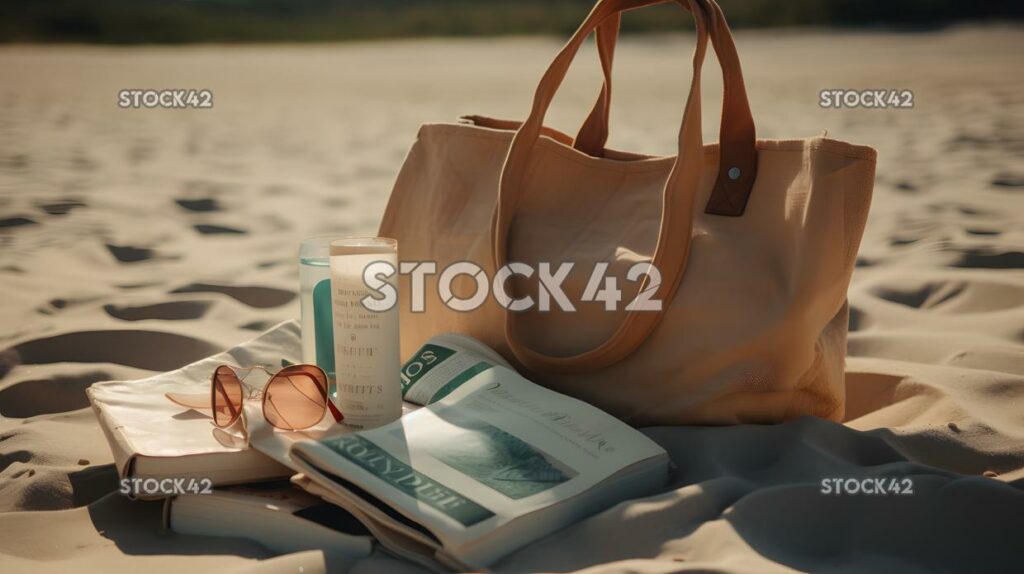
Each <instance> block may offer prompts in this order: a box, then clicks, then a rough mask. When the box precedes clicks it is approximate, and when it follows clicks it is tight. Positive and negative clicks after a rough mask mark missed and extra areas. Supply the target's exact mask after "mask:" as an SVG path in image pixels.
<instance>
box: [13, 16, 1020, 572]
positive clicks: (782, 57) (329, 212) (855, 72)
mask: <svg viewBox="0 0 1024 574" xmlns="http://www.w3.org/2000/svg"><path fill="white" fill-rule="evenodd" d="M737 41H738V44H739V49H740V54H741V56H742V57H743V63H744V68H745V71H746V75H747V83H748V88H749V91H750V94H751V101H752V105H753V108H754V114H755V117H756V119H757V122H758V129H759V135H760V136H761V137H766V138H776V137H808V136H813V135H815V134H818V133H821V131H822V130H826V129H827V130H828V133H829V135H830V136H831V137H835V138H839V139H844V140H848V141H853V142H856V143H862V144H867V145H871V146H874V147H876V148H877V149H878V150H879V163H878V177H877V183H876V186H875V200H874V203H873V206H872V212H871V216H870V220H869V225H868V229H867V232H866V235H865V238H864V242H863V245H862V248H861V253H860V257H859V259H858V268H857V270H856V272H855V274H854V280H853V285H852V286H851V289H850V302H851V325H850V329H851V332H850V337H849V354H850V358H849V360H848V364H847V380H846V385H847V421H846V422H845V423H844V424H842V425H839V424H835V423H830V422H826V421H822V420H817V419H810V418H808V419H801V420H797V421H792V422H790V423H786V424H781V425H776V426H740V427H731V428H672V429H670V428H656V429H648V431H647V432H649V433H650V435H651V436H652V437H653V438H655V440H658V441H659V442H661V443H662V444H663V445H664V446H665V447H666V448H667V449H668V450H669V452H670V453H671V454H672V456H673V460H674V461H675V462H676V464H677V465H678V466H679V470H678V474H677V476H676V479H675V482H674V485H673V487H672V489H670V490H669V491H667V492H665V493H664V494H662V495H659V496H656V497H652V498H650V499H645V500H642V501H638V502H635V503H632V504H628V505H622V506H619V507H617V508H614V509H611V510H609V511H607V512H605V513H603V514H601V515H598V516H596V517H594V518H592V519H591V520H588V521H585V522H583V523H581V524H579V525H576V526H574V527H572V528H569V529H566V530H565V531H563V532H560V533H558V534H556V535H555V536H552V537H550V538H549V539H546V540H543V541H541V542H539V543H537V544H534V545H532V546H530V547H528V548H526V549H524V550H522V551H520V552H518V553H516V554H515V555H513V556H511V557H509V558H508V559H507V560H506V561H504V562H503V563H502V564H501V565H500V569H501V570H503V571H508V572H528V571H537V570H550V571H571V570H577V569H589V570H588V571H601V572H612V571H621V570H632V571H643V572H663V571H664V572H669V571H671V572H680V571H695V572H696V571H700V572H709V571H714V572H752V573H753V572H758V573H760V572H793V571H805V572H811V571H813V572H861V571H876V572H882V571H902V572H913V571H921V572H923V571H954V572H965V571H1012V570H1019V569H1020V563H1021V562H1020V559H1021V557H1022V555H1021V551H1020V544H1019V540H1018V538H1019V535H1018V532H1019V521H1020V517H1021V516H1024V166H1022V165H1021V163H1020V158H1021V154H1022V152H1024V123H1022V121H1024V120H1022V118H1024V95H1022V94H1024V80H1022V79H1021V77H1020V74H1018V73H1016V71H1017V70H1018V69H1020V67H1021V63H1022V59H1021V56H1020V45H1021V42H1022V41H1024V32H1021V31H1020V30H1012V29H999V28H986V29H955V30H949V31H944V32H935V33H922V34H889V33H847V32H843V33H836V32H827V33H826V32H808V33H786V32H779V31H771V32H751V33H744V34H740V35H738V39H737ZM557 47H558V43H557V42H556V41H555V40H544V39H503V40H494V41H487V40H465V41H455V40H445V41H402V42H386V43H368V44H351V45H337V46H327V45H325V46H277V47H188V48H155V47H153V48H125V49H114V48H86V47H6V48H3V49H0V79H2V81H0V293H2V298H0V312H2V318H3V320H2V323H0V416H2V420H0V569H2V570H3V571H4V572H21V571H29V570H31V571H34V572H39V571H43V572H46V571H53V572H64V571H67V570H75V571H104V572H106V571H139V570H144V571H147V572H180V571H182V570H184V569H190V571H195V572H200V571H217V572H224V571H248V572H263V571H267V572H271V571H272V572H278V571H280V572H295V571H303V572H306V573H311V572H321V571H349V570H350V571H352V572H376V571H388V572H401V571H405V570H410V571H411V570H414V568H413V567H411V566H408V565H405V564H402V563H399V562H397V561H394V560H391V559H389V558H387V557H384V556H375V557H373V558H372V559H370V560H365V561H362V562H359V563H355V564H352V563H350V562H349V561H347V560H345V559H344V558H343V557H339V556H333V555H329V554H324V553H318V552H307V553H301V554H295V555H288V556H282V557H272V556H271V555H270V553H269V552H268V551H266V550H265V549H263V548H262V547H260V546H258V545H256V544H254V543H250V542H245V541H239V540H217V539H202V538H194V537H184V536H176V535H173V534H170V533H166V532H162V531H161V529H160V521H159V515H160V509H159V505H158V504H153V503H133V502H129V501H127V500H124V499H123V498H122V497H121V496H120V495H118V494H116V493H113V492H114V490H115V489H116V472H114V469H113V467H112V465H111V461H112V459H111V455H110V452H109V449H108V447H107V445H106V441H105V440H104V438H103V435H102V433H101V431H100V430H99V428H98V426H97V425H96V422H95V419H94V417H93V414H92V413H91V411H90V410H88V409H87V402H86V400H85V394H84V390H85V388H87V387H88V385H90V384H92V383H94V382H97V381H100V380H109V379H131V378H137V377H142V376H146V375H148V374H150V373H152V372H156V371H162V370H168V369H172V368H176V367H179V366H181V365H184V364H187V363H189V362H191V361H194V360H196V359H199V358H201V357H204V356H207V355H210V354H213V353H215V352H217V351H219V350H222V349H223V348H226V347H228V346H230V345H233V344H236V343H239V342H241V341H244V340H246V339H248V338H251V337H252V335H253V334H254V331H259V330H262V329H265V328H266V327H268V326H270V325H272V324H274V323H276V322H278V321H280V320H282V319H286V318H292V317H297V316H298V303H297V300H296V290H297V267H296V262H295V258H296V250H297V245H298V241H299V240H300V239H301V238H302V237H305V236H310V235H316V234H322V233H337V234H360V233H372V232H373V231H374V230H375V228H376V225H377V222H378V219H379V217H380V215H381V212H382V211H383V207H384V204H385V202H386V200H387V195H388V192H389V190H390V186H391V183H392V180H393V178H394V175H395V174H396V173H397V171H398V168H399V166H400V164H401V161H402V158H403V157H404V154H405V152H406V150H407V149H408V146H409V145H410V144H411V142H412V138H413V137H414V135H415V133H416V128H417V126H418V125H419V124H420V123H423V122H430V121H451V120H453V119H454V118H455V117H456V116H458V115H459V114H463V113H484V114H488V115H492V116H497V117H508V118H520V117H522V116H523V115H524V113H525V112H526V110H527V109H528V106H529V103H530V96H531V94H532V91H533V89H534V87H535V82H536V80H537V79H538V78H539V76H540V73H541V72H542V70H543V68H544V66H546V64H547V63H548V61H549V60H550V58H551V57H552V56H553V54H554V52H555V51H556V50H557ZM689 52H690V47H689V45H688V40H687V39H683V38H679V39H671V40H668V39H663V38H648V39H639V38H630V39H627V40H625V41H624V42H623V46H622V48H621V52H620V54H619V55H618V56H617V57H616V67H617V72H616V82H617V84H616V89H615V97H616V100H615V103H614V106H613V113H612V126H611V131H612V137H611V143H612V145H613V146H614V147H616V148H619V149H629V150H633V151H643V152H649V153H671V152H672V151H673V142H674V139H675V136H676V134H675V127H676V125H677V123H678V121H679V116H680V113H681V109H682V101H683V95H684V94H685V82H686V78H685V76H686V75H687V74H686V73H684V72H683V70H685V69H686V66H687V65H688V64H687V61H688V55H689ZM592 60H596V58H593V57H592V55H591V57H589V58H581V62H580V66H579V69H578V70H574V71H573V74H572V76H571V78H570V83H569V85H567V86H566V89H565V90H564V93H562V94H560V96H559V98H558V99H557V101H556V105H555V108H554V109H553V110H552V113H551V114H550V116H549V117H550V121H551V123H552V125H554V126H556V127H559V128H561V129H564V130H566V131H570V132H572V131H574V128H575V126H577V125H578V124H579V123H580V121H581V120H582V118H583V117H584V115H585V113H586V110H587V108H588V107H589V105H590V103H591V102H592V99H593V97H594V95H595V94H596V87H597V78H598V77H599V76H598V68H597V65H596V62H594V61H592ZM708 69H711V68H710V67H708ZM706 75H707V80H706V85H705V88H704V90H705V94H706V98H707V99H706V101H707V102H709V103H707V104H705V106H704V108H705V109H704V112H705V114H706V117H705V126H706V127H705V131H706V132H707V134H708V137H709V139H713V138H714V134H715V126H716V124H717V122H716V116H717V111H716V109H715V108H716V106H717V104H716V103H713V102H717V97H718V96H717V94H718V90H720V81H719V78H718V77H716V76H717V74H716V73H708V74H706ZM138 87H175V88H208V89H211V90H212V91H213V93H214V109H212V110H122V109H119V108H118V107H117V105H116V101H117V92H118V90H121V89H127V88H138ZM839 87H842V88H879V87H891V88H906V89H911V90H913V92H914V95H915V107H914V108H913V109H909V110H866V109H852V110H828V109H821V108H819V107H818V105H817V102H818V93H819V91H820V90H822V89H825V88H839ZM827 477H877V478H892V477H909V478H912V479H913V485H914V494H913V495H909V496H874V497H872V496H845V497H844V496H825V495H822V494H821V493H820V485H819V483H820V480H821V479H822V478H827ZM299 567H302V570H298V569H299Z"/></svg>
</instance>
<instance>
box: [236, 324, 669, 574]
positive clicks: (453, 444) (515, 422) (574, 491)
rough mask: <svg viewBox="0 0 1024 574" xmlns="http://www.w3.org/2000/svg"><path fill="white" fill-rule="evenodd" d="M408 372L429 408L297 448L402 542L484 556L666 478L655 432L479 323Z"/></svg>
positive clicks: (315, 485)
mask: <svg viewBox="0 0 1024 574" xmlns="http://www.w3.org/2000/svg"><path fill="white" fill-rule="evenodd" d="M401 376H402V393H403V396H404V398H405V400H406V401H408V402H411V403H415V404H419V405H422V407H421V408H419V409H417V410H414V411H410V412H408V413H407V414H405V415H403V416H402V417H401V418H400V419H399V420H397V421H395V422H392V423H390V424H387V425H384V426H382V427H379V428H375V429H371V430H361V431H358V432H354V431H350V432H338V433H335V434H332V435H329V436H324V437H320V438H318V439H315V440H313V439H301V438H300V439H297V440H294V441H292V442H291V443H290V447H289V449H288V460H289V461H290V464H291V465H292V467H293V468H295V469H296V470H298V471H300V472H301V473H302V474H301V475H299V476H297V477H296V478H294V479H293V480H294V481H295V482H296V483H297V484H300V485H301V486H302V487H303V488H305V489H306V490H307V491H309V492H311V493H313V494H315V495H317V496H320V497H322V498H324V499H326V500H328V501H330V502H333V503H335V504H338V505H339V506H341V507H343V508H346V509H348V510H349V511H351V512H353V514H355V515H356V516H357V517H359V518H360V519H362V520H364V521H365V522H366V525H367V528H368V529H369V530H370V531H371V532H373V534H374V535H375V536H376V537H377V538H378V539H379V540H380V542H381V543H382V545H384V546H385V547H386V548H388V549H389V550H391V551H392V552H394V553H395V554H398V555H401V556H404V557H406V558H409V559H412V560H415V561H417V562H420V563H422V564H426V565H431V564H435V565H436V564H440V565H443V566H445V567H449V568H456V569H486V568H487V567H488V566H490V565H492V564H494V563H495V562H496V561H497V560H499V559H500V558H502V557H503V556H505V555H507V554H509V553H510V552H512V551H513V550H515V549H517V548H519V547H521V546H523V545H525V544H527V543H528V542H531V541H533V540H536V539H538V538H541V537H543V536H546V535H548V534H550V533H552V532H554V531H556V530H558V529H560V528H563V527H565V526H568V525H570V524H572V523H574V522H577V521H579V520H582V519H584V518H586V517H587V516H590V515H592V514H595V513H597V512H600V511H602V510H604V509H607V508H609V507H611V506H613V505H615V504H617V503H619V502H622V501H624V500H627V499H630V498H636V497H642V496H647V495H651V494H654V493H656V492H658V491H659V490H660V489H661V488H662V487H664V485H665V484H666V483H667V481H668V478H669V458H668V454H667V453H666V452H665V451H664V449H662V448H661V447H660V446H658V445H657V444H656V443H655V442H654V441H652V440H651V439H649V438H647V437H646V436H645V435H644V434H642V433H640V432H639V431H637V430H636V429H633V428H632V427H630V426H629V425H627V424H626V423H624V422H622V421H620V420H618V419H616V418H614V417H612V416H611V415H609V414H607V413H605V412H603V411H601V410H599V409H597V408H595V407H593V406H591V405H589V404H586V403H584V402H582V401H579V400H576V399H573V398H571V397H568V396H566V395H562V394H559V393H557V392H554V391H552V390H549V389H547V388H544V387H542V386H540V385H536V384H534V383H532V382H530V381H528V380H527V379H525V378H524V377H522V376H521V375H519V374H518V373H517V372H516V371H514V370H513V369H512V368H511V367H510V366H509V365H508V364H507V363H506V362H505V361H504V360H502V359H501V357H500V356H498V355H497V354H496V353H494V351H492V350H490V349H488V348H486V347H485V346H484V345H482V344H481V343H479V342H477V341H475V340H473V339H470V338H468V337H465V336H461V335H454V334H445V335H441V336H438V337H434V338H432V339H430V340H429V341H427V343H426V344H425V345H424V346H423V347H422V348H421V349H420V350H419V351H418V352H417V353H416V354H415V355H414V356H413V357H412V358H411V359H409V361H408V362H407V363H406V364H405V365H404V366H403V368H402V375H401ZM256 446H257V447H259V443H256Z"/></svg>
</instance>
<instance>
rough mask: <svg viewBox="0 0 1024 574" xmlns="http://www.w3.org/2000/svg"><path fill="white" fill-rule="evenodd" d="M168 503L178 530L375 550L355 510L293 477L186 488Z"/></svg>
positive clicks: (283, 547)
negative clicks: (199, 489)
mask: <svg viewBox="0 0 1024 574" xmlns="http://www.w3.org/2000/svg"><path fill="white" fill-rule="evenodd" d="M164 505H165V506H164V522H165V526H167V528H169V529H170V530H172V531H174V532H177V533H178V534H193V535H199V536H220V537H231V538H248V539H250V540H254V541H256V542H259V543H260V544H262V545H263V546H266V547H267V548H268V549H270V550H271V551H273V552H276V553H278V554H287V553H290V552H301V551H304V550H332V551H336V552H340V553H343V554H345V555H347V556H350V557H352V558H363V557H366V556H369V554H370V552H371V551H372V550H373V538H372V537H371V536H370V532H369V530H367V529H366V527H365V526H363V524H362V522H360V521H359V520H358V519H357V518H356V517H355V516H353V515H352V514H351V513H349V512H347V511H345V510H344V509H342V508H341V507H339V506H337V505H334V504H331V503H328V502H324V501H323V500H322V499H320V498H318V497H316V496H313V495H311V494H309V493H307V492H305V491H303V490H302V489H300V488H298V487H296V486H294V485H293V484H291V483H290V482H288V481H275V482H266V483H261V484H252V485H247V486H229V487H224V488H215V489H213V491H212V492H211V493H209V494H199V493H196V494H180V495H178V496H176V497H174V498H169V499H167V502H165V503H164Z"/></svg>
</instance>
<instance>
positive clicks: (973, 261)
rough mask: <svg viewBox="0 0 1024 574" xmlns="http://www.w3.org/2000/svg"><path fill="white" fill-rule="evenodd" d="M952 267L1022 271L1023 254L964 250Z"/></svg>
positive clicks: (1023, 266)
mask: <svg viewBox="0 0 1024 574" xmlns="http://www.w3.org/2000/svg"><path fill="white" fill-rule="evenodd" d="M952 266H953V267H968V268H972V269H975V268H980V269H1024V252H1020V251H994V250H991V249H965V250H964V251H963V253H962V254H961V255H960V257H959V258H958V259H957V260H956V261H954V262H953V264H952Z"/></svg>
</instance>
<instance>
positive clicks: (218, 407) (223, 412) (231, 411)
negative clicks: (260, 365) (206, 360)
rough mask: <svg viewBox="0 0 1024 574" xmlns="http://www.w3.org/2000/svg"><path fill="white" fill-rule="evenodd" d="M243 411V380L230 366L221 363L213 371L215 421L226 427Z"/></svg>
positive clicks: (218, 424)
mask: <svg viewBox="0 0 1024 574" xmlns="http://www.w3.org/2000/svg"><path fill="white" fill-rule="evenodd" d="M241 412H242V381H240V380H238V375H236V374H235V372H234V371H232V370H231V368H230V367H227V366H224V365H221V366H219V367H217V370H216V371H214V373H213V422H214V423H216V425H217V426H219V427H226V426H228V425H230V424H231V423H233V422H235V419H237V418H238V415H239V414H240V413H241Z"/></svg>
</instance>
